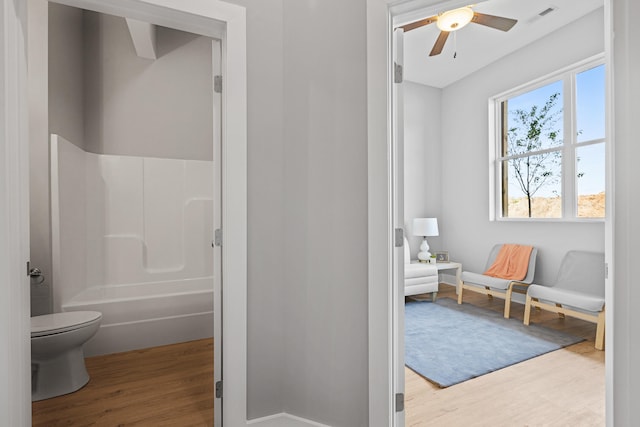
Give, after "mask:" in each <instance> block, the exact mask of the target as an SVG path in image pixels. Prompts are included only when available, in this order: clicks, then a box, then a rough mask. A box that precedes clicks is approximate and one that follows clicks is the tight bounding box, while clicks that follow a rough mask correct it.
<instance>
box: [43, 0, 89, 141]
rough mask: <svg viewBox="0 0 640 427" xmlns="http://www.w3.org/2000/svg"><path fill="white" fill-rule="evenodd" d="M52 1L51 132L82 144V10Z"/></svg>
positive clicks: (50, 56) (50, 14) (50, 62)
mask: <svg viewBox="0 0 640 427" xmlns="http://www.w3.org/2000/svg"><path fill="white" fill-rule="evenodd" d="M48 4H49V30H50V31H49V52H50V53H51V54H50V55H49V110H48V111H49V133H55V134H57V135H61V136H62V137H64V138H66V139H67V140H69V141H72V142H73V143H74V144H76V145H79V146H80V147H82V144H83V143H84V75H83V63H84V58H83V44H84V43H83V41H84V37H83V21H82V14H83V12H82V9H76V8H73V7H68V6H64V5H61V4H57V3H48Z"/></svg>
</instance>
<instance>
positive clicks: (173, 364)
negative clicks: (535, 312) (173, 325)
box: [32, 339, 213, 427]
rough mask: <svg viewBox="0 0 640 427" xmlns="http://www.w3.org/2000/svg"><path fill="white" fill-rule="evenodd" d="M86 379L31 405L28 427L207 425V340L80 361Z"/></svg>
mask: <svg viewBox="0 0 640 427" xmlns="http://www.w3.org/2000/svg"><path fill="white" fill-rule="evenodd" d="M86 365H87V370H88V371H89V375H90V376H91V380H90V381H89V383H88V384H87V385H86V386H85V387H84V388H82V389H80V390H78V391H77V392H75V393H71V394H68V395H65V396H59V397H55V398H53V399H47V400H42V401H40V402H34V403H33V404H32V416H33V426H42V427H55V426H108V427H112V426H154V427H155V426H171V427H187V426H213V340H212V339H205V340H198V341H191V342H186V343H180V344H173V345H168V346H162V347H154V348H149V349H144V350H135V351H129V352H125V353H117V354H111V355H106V356H96V357H89V358H87V359H86Z"/></svg>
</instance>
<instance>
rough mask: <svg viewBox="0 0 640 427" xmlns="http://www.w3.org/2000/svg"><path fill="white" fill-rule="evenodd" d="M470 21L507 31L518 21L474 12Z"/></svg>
mask: <svg viewBox="0 0 640 427" xmlns="http://www.w3.org/2000/svg"><path fill="white" fill-rule="evenodd" d="M471 22H475V23H476V24H480V25H485V26H487V27H491V28H495V29H496V30H501V31H509V30H510V29H511V27H513V26H514V25H516V22H518V20H517V19H511V18H504V17H502V16H494V15H487V14H484V13H478V12H475V13H474V14H473V18H472V19H471Z"/></svg>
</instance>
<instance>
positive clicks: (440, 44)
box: [429, 31, 449, 56]
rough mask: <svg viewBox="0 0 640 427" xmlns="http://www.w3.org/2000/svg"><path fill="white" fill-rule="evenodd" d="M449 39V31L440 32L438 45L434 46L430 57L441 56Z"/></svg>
mask: <svg viewBox="0 0 640 427" xmlns="http://www.w3.org/2000/svg"><path fill="white" fill-rule="evenodd" d="M447 37H449V32H448V31H440V35H439V36H438V39H437V40H436V43H435V44H434V45H433V49H431V53H430V54H429V56H435V55H440V52H442V48H443V47H444V44H445V42H446V41H447Z"/></svg>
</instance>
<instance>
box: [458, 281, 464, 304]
mask: <svg viewBox="0 0 640 427" xmlns="http://www.w3.org/2000/svg"><path fill="white" fill-rule="evenodd" d="M463 289H464V283H460V291H459V292H458V304H462V290H463Z"/></svg>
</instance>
